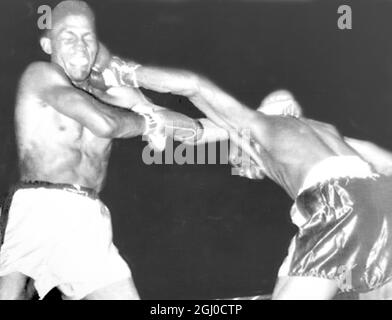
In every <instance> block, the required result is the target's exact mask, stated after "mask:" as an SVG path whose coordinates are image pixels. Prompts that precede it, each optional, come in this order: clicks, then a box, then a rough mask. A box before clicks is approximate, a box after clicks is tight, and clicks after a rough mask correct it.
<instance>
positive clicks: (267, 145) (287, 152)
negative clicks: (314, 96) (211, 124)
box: [252, 115, 358, 198]
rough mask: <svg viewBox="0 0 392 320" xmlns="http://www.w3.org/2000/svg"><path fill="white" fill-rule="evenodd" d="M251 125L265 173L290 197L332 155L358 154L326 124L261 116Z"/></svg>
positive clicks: (293, 195) (294, 194) (290, 118)
mask: <svg viewBox="0 0 392 320" xmlns="http://www.w3.org/2000/svg"><path fill="white" fill-rule="evenodd" d="M259 119H260V123H261V124H265V125H260V124H259V126H258V127H257V121H256V122H255V124H254V125H253V130H252V131H253V132H254V135H255V138H256V140H257V141H258V142H259V143H260V145H261V146H262V154H261V157H262V159H263V162H264V164H265V167H266V174H267V175H268V176H269V177H270V178H271V179H272V180H274V181H275V182H276V183H278V184H279V185H280V186H282V187H283V188H284V189H285V190H286V192H287V193H288V194H289V195H290V196H291V197H293V198H295V196H296V195H297V193H298V190H299V189H300V188H301V186H302V184H303V182H304V180H305V178H306V176H307V174H308V173H309V171H310V169H312V168H313V167H314V166H315V165H316V164H317V163H319V162H321V161H322V160H324V159H326V158H328V157H331V156H350V155H358V153H356V152H355V151H354V150H353V149H352V148H351V147H350V146H348V145H347V144H346V143H345V142H344V140H343V139H342V137H341V136H340V135H339V133H338V132H337V131H336V130H335V129H334V128H333V127H332V126H329V125H327V124H324V123H321V122H317V121H313V120H308V119H304V118H301V119H299V118H294V117H283V116H264V115H260V118H259Z"/></svg>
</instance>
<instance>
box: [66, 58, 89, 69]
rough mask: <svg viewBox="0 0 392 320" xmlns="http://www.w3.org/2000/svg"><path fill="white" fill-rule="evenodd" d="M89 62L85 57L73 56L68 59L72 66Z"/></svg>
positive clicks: (83, 65)
mask: <svg viewBox="0 0 392 320" xmlns="http://www.w3.org/2000/svg"><path fill="white" fill-rule="evenodd" d="M88 63H89V61H88V59H87V58H86V57H75V58H72V59H71V60H70V64H71V65H72V66H74V67H85V66H87V65H88Z"/></svg>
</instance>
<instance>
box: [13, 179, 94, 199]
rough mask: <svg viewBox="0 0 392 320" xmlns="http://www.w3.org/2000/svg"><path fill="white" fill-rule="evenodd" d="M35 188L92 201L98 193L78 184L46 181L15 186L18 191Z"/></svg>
mask: <svg viewBox="0 0 392 320" xmlns="http://www.w3.org/2000/svg"><path fill="white" fill-rule="evenodd" d="M35 188H46V189H56V190H64V191H67V192H71V193H76V194H78V195H81V196H85V197H89V198H92V199H94V200H95V199H98V197H99V196H98V192H96V191H95V190H94V189H91V188H87V187H83V186H80V185H78V184H68V183H52V182H47V181H21V182H19V183H18V184H17V185H16V190H19V189H35Z"/></svg>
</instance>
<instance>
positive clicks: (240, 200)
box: [0, 0, 392, 299]
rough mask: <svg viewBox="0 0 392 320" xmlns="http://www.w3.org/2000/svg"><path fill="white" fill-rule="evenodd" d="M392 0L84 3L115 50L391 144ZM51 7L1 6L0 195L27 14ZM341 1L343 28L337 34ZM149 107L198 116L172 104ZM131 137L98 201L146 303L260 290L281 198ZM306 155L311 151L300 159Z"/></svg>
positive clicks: (280, 230) (284, 231)
mask: <svg viewBox="0 0 392 320" xmlns="http://www.w3.org/2000/svg"><path fill="white" fill-rule="evenodd" d="M388 2H389V1H376V0H368V1H360V0H356V1H353V2H350V1H333V0H326V1H300V2H299V3H297V2H296V1H288V2H284V1H269V2H265V1H212V0H208V1H147V0H143V1H127V0H111V1H89V3H90V4H91V6H92V7H93V9H94V10H95V12H96V15H97V22H98V29H99V30H98V31H99V35H100V37H101V40H102V42H104V43H105V44H106V45H107V46H108V47H109V48H110V49H111V50H112V51H113V52H115V53H116V54H118V55H120V56H123V57H127V58H132V59H134V60H136V61H139V62H141V63H143V64H157V65H163V66H173V67H181V68H186V69H190V70H194V71H197V72H199V73H202V74H204V75H206V76H208V77H209V78H211V79H212V80H213V81H215V82H216V83H218V84H219V85H220V86H221V87H222V88H224V89H225V90H227V91H228V92H230V93H232V94H233V95H234V96H235V97H237V98H238V99H240V100H241V101H243V102H245V103H246V104H248V105H249V106H251V107H253V108H256V107H257V106H258V104H259V102H260V101H261V99H262V97H263V96H265V95H266V94H267V93H269V92H270V91H271V90H273V89H277V88H288V89H290V90H291V91H292V92H293V93H294V94H295V96H296V97H297V99H298V101H299V102H300V103H301V104H302V106H303V107H304V109H305V112H306V115H307V116H309V117H313V118H317V119H319V120H323V121H327V122H331V123H333V124H335V125H336V126H337V127H338V128H339V129H340V130H341V131H342V132H343V133H344V134H345V135H349V136H354V137H357V138H363V139H369V140H372V141H374V142H377V143H379V144H381V145H382V146H384V147H387V148H392V140H391V137H392V129H391V126H390V119H392V114H391V113H392V108H391V104H392V92H391V90H390V88H391V87H392V83H391V80H392V79H391V71H392V70H391V68H392V59H391V49H392V41H391V33H392V31H391V30H392V19H391V16H392V3H391V2H389V3H388ZM56 3H57V1H53V2H51V1H49V0H46V1H33V0H1V4H0V15H1V16H0V44H1V51H0V101H1V104H0V108H1V113H0V191H2V192H4V191H6V190H7V188H8V187H9V185H10V184H11V183H13V182H14V181H15V180H16V179H17V168H16V153H15V144H14V135H13V118H12V117H13V107H14V103H15V92H16V86H17V80H18V77H19V76H20V74H21V72H22V71H23V70H24V68H25V67H26V66H27V65H28V63H30V62H32V61H35V60H42V59H46V57H45V56H44V55H43V54H42V53H41V51H40V48H39V45H38V30H37V24H36V21H37V18H38V15H37V13H36V12H37V7H38V5H39V4H49V5H51V6H54V5H55V4H56ZM341 4H350V5H351V7H352V9H353V30H350V31H341V30H339V29H338V28H337V19H338V14H337V8H338V6H339V5H341ZM148 94H149V95H150V97H152V98H153V99H154V101H155V102H156V103H159V104H161V105H163V106H168V107H172V108H174V109H176V110H181V111H182V112H184V113H187V114H188V115H191V116H195V117H196V116H201V114H200V113H198V111H197V110H196V109H194V108H192V106H191V105H190V104H189V103H188V102H187V101H185V100H184V99H181V98H179V97H175V96H168V95H152V94H150V93H148ZM144 146H145V144H144V142H142V141H141V139H140V138H138V139H132V140H123V141H117V142H116V143H115V146H114V149H113V155H112V159H111V162H110V168H109V172H108V180H107V186H106V188H105V190H104V192H103V195H102V198H103V200H104V201H105V202H106V203H107V205H108V207H109V208H110V209H111V211H112V216H113V227H114V233H115V243H116V244H117V246H118V247H119V249H120V251H121V252H122V254H123V255H124V257H125V259H126V260H127V261H128V262H129V263H130V265H131V268H132V270H133V273H134V277H135V282H136V285H137V287H138V289H139V291H140V294H141V297H142V298H145V299H173V298H176V299H191V298H195V299H198V298H204V299H209V298H225V297H234V296H242V295H251V294H256V293H263V294H265V293H270V292H271V291H272V288H273V284H274V279H275V276H276V273H277V270H278V267H279V265H280V263H281V261H282V259H283V258H284V256H285V253H286V250H287V247H288V244H289V241H290V238H291V237H292V235H293V234H294V232H295V230H296V229H295V228H294V227H293V226H291V224H290V219H289V214H288V212H289V208H290V205H291V201H290V199H289V198H288V197H287V196H286V195H285V193H284V192H283V191H282V190H281V189H280V188H279V187H277V186H276V185H274V184H273V183H272V182H270V181H268V180H264V181H259V182H255V181H248V180H246V179H243V178H239V177H235V176H231V174H230V172H231V170H230V167H229V166H228V165H183V166H180V165H153V166H147V165H145V164H143V162H142V158H141V152H142V150H143V147H144ZM309 152H311V150H309Z"/></svg>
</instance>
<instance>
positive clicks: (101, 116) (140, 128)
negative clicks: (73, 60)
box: [21, 62, 145, 139]
mask: <svg viewBox="0 0 392 320" xmlns="http://www.w3.org/2000/svg"><path fill="white" fill-rule="evenodd" d="M21 85H22V86H23V89H24V90H29V91H31V92H33V93H34V94H35V95H38V98H39V99H40V100H41V101H42V102H43V104H44V105H48V106H51V107H53V108H54V109H56V111H58V112H60V113H62V114H63V115H65V116H68V117H70V118H72V119H74V120H75V121H77V122H79V123H80V124H81V125H83V126H85V127H86V128H88V129H89V130H90V131H91V132H92V133H93V134H95V135H96V136H99V137H103V138H109V139H112V138H131V137H135V136H138V135H141V134H142V133H143V132H144V130H145V120H144V118H143V117H141V116H139V115H137V114H135V113H134V112H131V111H129V110H124V109H121V108H115V107H112V106H109V105H106V104H104V103H102V102H100V101H98V100H97V99H95V98H94V97H92V96H91V95H89V94H87V93H85V92H84V91H82V90H79V89H77V88H75V87H74V86H72V84H71V83H70V82H69V80H68V78H67V77H66V75H65V74H64V72H63V71H62V70H61V68H60V67H57V66H56V65H54V64H52V63H46V62H37V63H34V64H32V65H30V66H29V68H28V69H27V71H26V72H25V74H24V76H23V78H22V81H21Z"/></svg>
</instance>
